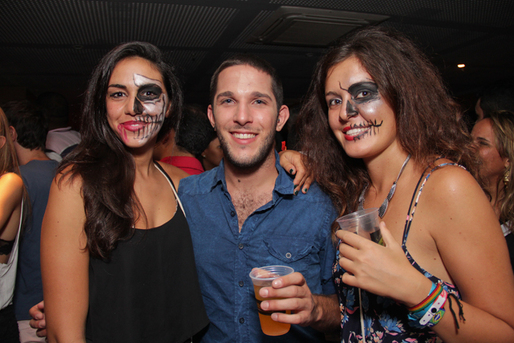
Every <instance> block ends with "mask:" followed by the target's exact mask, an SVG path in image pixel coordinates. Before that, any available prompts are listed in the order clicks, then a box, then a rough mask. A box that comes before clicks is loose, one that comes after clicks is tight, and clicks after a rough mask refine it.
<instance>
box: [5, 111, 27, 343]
mask: <svg viewBox="0 0 514 343" xmlns="http://www.w3.org/2000/svg"><path fill="white" fill-rule="evenodd" d="M9 131H10V129H9V124H8V123H7V118H6V117H5V114H4V112H3V111H2V109H0V342H2V343H19V341H20V338H19V333H18V323H17V322H16V316H15V314H14V306H13V296H14V285H15V282H16V267H17V263H18V245H19V244H18V242H19V236H20V230H21V224H22V216H23V204H22V199H23V193H24V189H23V180H22V178H21V177H20V176H19V170H18V161H17V159H16V152H15V150H14V146H13V141H12V138H11V133H10V132H9Z"/></svg>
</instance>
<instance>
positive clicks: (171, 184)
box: [154, 162, 186, 217]
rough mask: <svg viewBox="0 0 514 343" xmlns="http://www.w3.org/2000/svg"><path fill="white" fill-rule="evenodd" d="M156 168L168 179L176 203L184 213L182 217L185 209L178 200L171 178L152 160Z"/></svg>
mask: <svg viewBox="0 0 514 343" xmlns="http://www.w3.org/2000/svg"><path fill="white" fill-rule="evenodd" d="M154 164H155V166H156V167H157V169H158V170H159V171H160V172H161V173H162V175H164V177H165V178H166V179H167V180H168V182H169V184H170V186H171V189H172V190H173V194H175V199H177V202H178V205H179V206H180V209H181V210H182V213H183V214H184V217H185V216H186V211H184V207H183V206H182V202H181V201H180V198H179V197H178V194H177V190H176V189H175V185H174V184H173V181H172V180H171V177H170V176H169V175H168V173H166V172H165V171H164V169H163V168H162V166H161V165H160V164H159V163H158V162H154Z"/></svg>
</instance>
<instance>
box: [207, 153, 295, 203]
mask: <svg viewBox="0 0 514 343" xmlns="http://www.w3.org/2000/svg"><path fill="white" fill-rule="evenodd" d="M275 168H277V170H278V176H277V179H276V181H275V188H274V189H273V192H274V193H275V192H276V193H279V194H281V195H293V194H294V183H293V178H292V177H291V176H289V174H287V173H286V171H285V170H284V168H282V166H281V165H280V158H279V156H278V153H277V152H276V151H275ZM218 184H222V185H223V188H224V189H225V190H226V189H227V183H226V180H225V159H224V158H223V159H222V160H221V162H220V164H219V166H218V167H216V173H215V174H214V177H213V179H212V183H211V186H210V187H211V190H212V189H213V188H214V187H216V185H218Z"/></svg>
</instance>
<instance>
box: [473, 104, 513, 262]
mask: <svg viewBox="0 0 514 343" xmlns="http://www.w3.org/2000/svg"><path fill="white" fill-rule="evenodd" d="M471 134H472V135H473V137H474V138H475V140H476V142H477V144H478V148H479V153H480V157H481V158H482V165H481V166H480V176H481V177H482V179H483V180H484V183H485V184H484V189H485V190H486V191H487V192H488V194H489V196H490V199H491V205H492V206H493V209H494V212H495V214H496V216H497V218H498V220H499V221H500V224H501V227H502V230H503V234H504V236H505V239H506V240H507V246H508V248H509V254H510V261H511V264H512V266H513V268H514V234H513V233H512V232H513V228H514V168H512V164H511V161H514V112H511V111H493V112H490V113H489V114H486V115H485V118H484V119H482V120H479V121H478V122H477V123H476V124H475V126H474V127H473V130H472V131H471Z"/></svg>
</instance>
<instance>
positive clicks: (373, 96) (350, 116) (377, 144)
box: [325, 56, 398, 158]
mask: <svg viewBox="0 0 514 343" xmlns="http://www.w3.org/2000/svg"><path fill="white" fill-rule="evenodd" d="M325 101H326V104H327V108H328V123H329V125H330V129H331V130H332V132H333V134H334V136H335V138H336V139H337V140H338V141H339V143H340V144H341V146H342V148H343V149H344V150H345V152H346V153H347V154H348V155H349V156H350V157H354V158H371V157H373V156H377V154H380V153H381V152H383V151H385V150H386V149H389V147H393V146H397V143H398V142H397V137H396V116H395V113H394V111H393V109H392V108H391V106H390V105H389V103H388V102H387V101H386V100H385V99H384V97H383V96H382V94H381V93H380V91H379V88H378V85H377V83H376V82H375V81H374V80H373V78H372V77H371V75H370V74H369V73H368V72H367V70H366V69H365V68H364V67H363V66H362V64H361V63H360V61H359V59H358V58H357V57H354V56H351V57H349V58H347V59H345V60H344V61H342V62H339V63H338V64H336V65H335V66H333V67H332V68H330V69H329V70H328V72H327V77H326V79H325ZM393 149H396V148H393Z"/></svg>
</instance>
